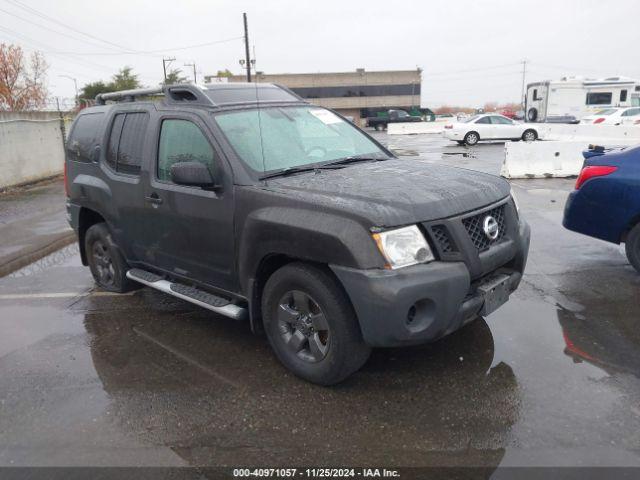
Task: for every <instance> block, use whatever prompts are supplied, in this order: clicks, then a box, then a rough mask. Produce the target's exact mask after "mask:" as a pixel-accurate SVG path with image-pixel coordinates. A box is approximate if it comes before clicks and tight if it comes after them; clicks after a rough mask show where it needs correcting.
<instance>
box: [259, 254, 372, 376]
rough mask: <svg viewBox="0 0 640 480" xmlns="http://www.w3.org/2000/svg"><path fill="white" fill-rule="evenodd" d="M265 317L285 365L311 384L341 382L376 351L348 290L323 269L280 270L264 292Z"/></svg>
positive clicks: (300, 266) (269, 335) (293, 267)
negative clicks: (363, 331)
mask: <svg viewBox="0 0 640 480" xmlns="http://www.w3.org/2000/svg"><path fill="white" fill-rule="evenodd" d="M262 316H263V322H264V328H265V332H266V334H267V338H268V339H269V343H270V344H271V347H272V348H273V350H274V352H275V354H276V356H277V357H278V359H279V360H280V362H282V364H283V365H284V366H286V367H287V368H288V369H289V370H291V371H292V372H293V373H294V374H295V375H297V376H298V377H300V378H303V379H305V380H307V381H309V382H312V383H317V384H319V385H333V384H336V383H338V382H341V381H342V380H344V379H345V378H347V377H348V376H349V375H351V374H353V373H354V372H356V371H357V370H358V369H359V368H360V367H362V365H364V363H365V362H366V361H367V359H368V358H369V354H370V353H371V348H370V347H369V346H368V345H366V344H365V343H364V340H363V339H362V334H361V332H360V327H359V325H358V319H357V317H356V314H355V312H354V310H353V307H352V306H351V303H350V301H349V299H348V298H347V296H346V294H345V292H344V291H343V290H342V288H341V287H340V285H339V284H338V283H337V281H336V280H335V279H334V278H333V277H332V276H331V275H330V274H329V273H328V272H326V271H325V270H323V269H321V268H319V267H315V266H312V265H307V264H304V263H291V264H289V265H285V266H284V267H282V268H281V269H280V270H278V271H276V272H275V273H274V274H273V275H272V276H271V277H270V278H269V280H268V281H267V284H266V285H265V288H264V293H263V295H262Z"/></svg>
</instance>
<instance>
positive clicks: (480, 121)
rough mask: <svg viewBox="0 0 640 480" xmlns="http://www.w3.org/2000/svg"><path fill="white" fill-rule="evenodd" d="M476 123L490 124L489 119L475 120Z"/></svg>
mask: <svg viewBox="0 0 640 480" xmlns="http://www.w3.org/2000/svg"><path fill="white" fill-rule="evenodd" d="M476 123H484V124H487V123H491V119H490V118H489V117H482V118H481V119H479V120H476Z"/></svg>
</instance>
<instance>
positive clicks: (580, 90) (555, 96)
mask: <svg viewBox="0 0 640 480" xmlns="http://www.w3.org/2000/svg"><path fill="white" fill-rule="evenodd" d="M637 106H640V82H638V81H637V80H633V79H631V78H626V77H610V78H604V79H601V80H595V79H584V78H581V77H564V78H562V79H560V80H546V81H544V82H537V83H530V84H528V85H527V96H526V99H525V119H526V121H527V122H547V121H554V120H556V121H559V120H562V119H563V118H564V119H565V120H569V119H570V118H571V117H573V118H575V120H580V119H581V118H582V117H584V116H586V115H590V114H592V113H595V112H597V111H599V110H602V109H605V108H609V107H637Z"/></svg>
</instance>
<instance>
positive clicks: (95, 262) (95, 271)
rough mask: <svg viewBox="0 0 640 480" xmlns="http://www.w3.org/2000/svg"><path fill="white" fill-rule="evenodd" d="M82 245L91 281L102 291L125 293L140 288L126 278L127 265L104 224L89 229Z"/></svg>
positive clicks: (137, 284)
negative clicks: (91, 276)
mask: <svg viewBox="0 0 640 480" xmlns="http://www.w3.org/2000/svg"><path fill="white" fill-rule="evenodd" d="M84 245H85V247H84V248H85V252H87V262H88V263H89V268H90V269H91V274H92V275H93V279H94V280H95V282H96V283H97V284H98V285H99V286H100V287H101V288H102V289H104V290H108V291H109V292H117V293H125V292H129V291H131V290H136V289H138V288H141V287H142V285H141V284H139V283H136V282H133V281H131V280H129V279H128V278H127V270H129V265H127V262H126V261H125V259H124V257H123V256H122V253H121V252H120V249H119V248H118V246H117V245H116V244H115V242H114V241H113V238H112V237H111V233H110V232H109V229H108V228H107V225H106V224H105V223H96V224H95V225H92V226H91V227H89V229H88V230H87V233H86V234H85V239H84Z"/></svg>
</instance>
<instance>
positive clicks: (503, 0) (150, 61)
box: [0, 0, 640, 107]
mask: <svg viewBox="0 0 640 480" xmlns="http://www.w3.org/2000/svg"><path fill="white" fill-rule="evenodd" d="M243 12H246V13H247V15H248V19H249V40H250V45H251V49H252V50H254V49H255V58H256V68H257V70H260V71H264V72H265V73H307V72H336V71H352V70H355V69H356V68H365V69H366V70H396V69H403V70H404V69H407V70H409V69H415V68H416V67H420V68H421V69H422V70H423V73H422V105H423V106H428V107H437V106H441V105H445V104H446V105H458V106H472V107H475V106H481V105H483V104H484V103H485V102H489V101H497V102H511V101H513V102H517V101H519V99H520V96H521V89H522V70H523V63H522V62H523V61H524V60H526V61H527V64H526V77H525V81H526V82H527V83H528V82H534V81H540V80H545V79H559V78H561V77H562V76H566V75H581V76H587V77H597V78H598V77H606V76H617V75H623V76H628V77H633V78H640V48H638V47H639V45H640V33H638V26H637V23H638V18H640V1H638V0H556V1H549V0H537V1H529V0H423V1H402V0H399V1H395V2H391V1H389V0H386V1H378V0H368V1H359V0H358V1H349V0H341V1H335V0H322V1H305V0H262V1H259V0H255V1H247V0H235V1H217V0H181V1H180V2H177V1H172V2H162V1H158V0H155V1H142V0H126V1H125V0H109V1H101V2H96V1H80V0H55V1H50V0H49V1H47V0H0V43H2V42H4V43H13V44H18V45H20V46H22V47H23V48H24V50H25V51H26V52H32V51H34V50H38V51H41V52H42V53H43V54H44V56H45V58H46V60H47V62H48V64H49V71H48V87H49V91H50V95H51V96H52V97H56V96H58V97H63V98H69V99H70V98H73V96H74V83H73V80H71V79H70V78H68V77H72V78H75V79H76V80H77V83H78V85H79V87H80V88H81V87H82V85H84V84H85V83H87V82H91V81H96V80H105V81H107V80H109V79H110V77H111V76H112V75H113V73H115V72H116V71H117V70H118V69H120V68H121V67H123V66H125V65H128V66H131V67H133V69H134V72H135V73H137V74H139V77H140V80H141V82H142V83H143V84H145V85H146V86H156V85H157V84H158V83H159V82H160V81H161V80H162V59H163V57H165V58H175V59H176V60H174V61H173V62H172V64H171V68H180V69H182V70H183V72H184V73H185V74H192V67H188V66H184V65H185V64H192V63H195V64H196V73H197V75H198V77H199V80H200V79H201V78H202V77H203V75H210V74H215V72H216V71H217V70H219V69H225V68H228V69H229V70H231V71H232V72H234V73H238V74H240V73H242V72H243V70H242V67H241V66H240V64H239V60H240V59H241V58H243V57H244V44H243V39H242V35H243V24H242V13H243Z"/></svg>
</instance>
